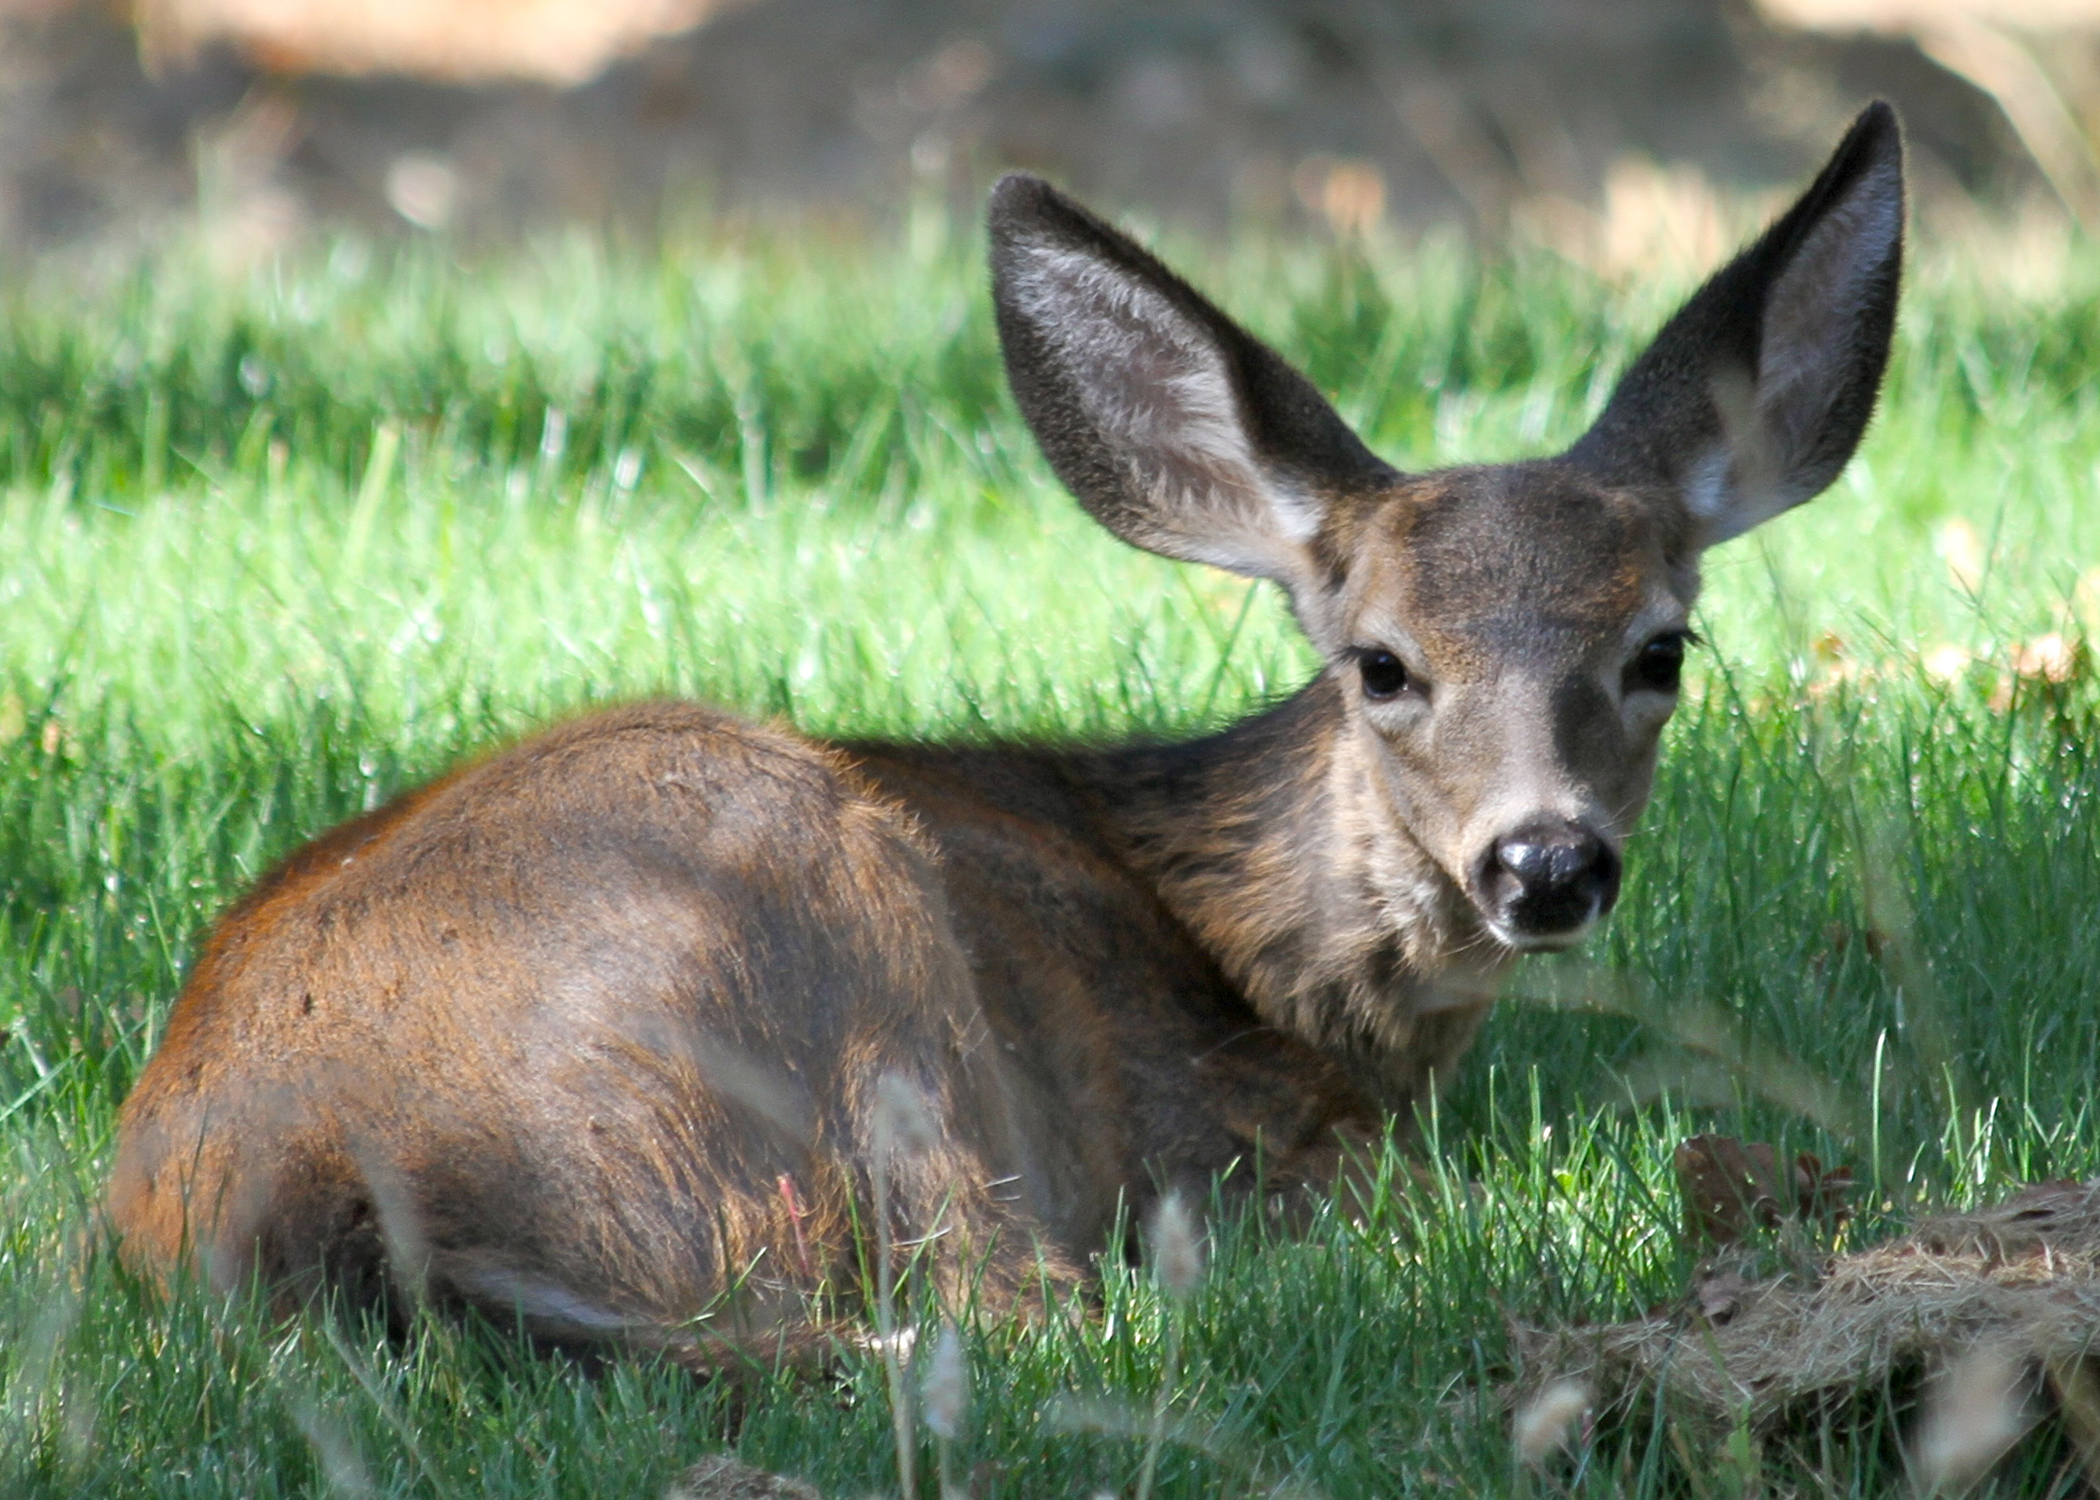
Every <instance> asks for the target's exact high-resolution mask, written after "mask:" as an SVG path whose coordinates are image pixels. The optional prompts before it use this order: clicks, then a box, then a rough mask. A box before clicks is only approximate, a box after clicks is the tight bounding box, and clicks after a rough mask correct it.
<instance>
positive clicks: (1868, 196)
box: [1568, 103, 1903, 546]
mask: <svg viewBox="0 0 2100 1500" xmlns="http://www.w3.org/2000/svg"><path fill="white" fill-rule="evenodd" d="M1902 264H1903V137H1902V134H1901V132H1900V130H1899V129H1898V127H1897V124H1896V112H1895V111H1894V110H1892V109H1891V108H1889V106H1888V105H1886V104H1882V103H1875V104H1871V105H1869V106H1868V107H1867V108H1866V109H1865V110H1864V111H1863V112H1862V113H1861V114H1860V116H1859V118H1858V119H1857V120H1855V121H1854V122H1853V124H1852V128H1851V129H1850V130H1849V131H1847V132H1846V134H1845V139H1844V140H1843V141H1842V142H1840V143H1839V145H1838V148H1837V150H1836V152H1835V153H1833V154H1832V156H1831V158H1830V162H1829V164H1828V165H1827V166H1825V167H1824V168H1823V171H1822V173H1821V175H1819V176H1818V177H1817V178H1816V180H1815V182H1814V184H1813V185H1811V186H1810V188H1809V189H1808V191H1807V192H1806V193H1804V194H1802V196H1801V199H1800V201H1799V202H1797V203H1795V204H1794V206H1793V207H1792V208H1790V209H1789V210H1787V212H1786V213H1785V214H1784V215H1783V216H1781V218H1780V219H1779V220H1778V221H1777V222H1776V223H1774V224H1773V225H1772V227H1771V228H1770V229H1768V230H1766V231H1765V233H1764V234H1763V235H1762V236H1761V237H1760V238H1759V239H1758V240H1757V242H1756V243H1755V244H1753V245H1751V246H1750V248H1749V249H1747V250H1745V251H1744V252H1743V253H1742V254H1741V255H1739V256H1737V257H1736V258H1735V260H1733V261H1732V262H1730V263H1729V264H1728V265H1727V266H1725V267H1723V268H1722V269H1721V270H1720V271H1719V272H1718V273H1717V274H1716V275H1715V276H1714V277H1713V279H1712V280H1710V281H1708V282H1707V283H1706V285H1705V286H1703V287H1701V288H1700V289H1699V291H1698V292H1697V293H1696V294H1694V295H1693V297H1692V299H1691V300H1690V301H1689V302H1687V303H1686V304H1685V305H1684V307H1683V308H1682V309H1681V310H1680V311H1679V312H1678V313H1677V315H1676V316H1675V317H1673V318H1672V319H1670V321H1669V322H1668V323H1667V324H1665V325H1664V327H1663V330H1662V332H1661V333H1660V334H1658V335H1656V338H1655V342H1654V343H1653V344H1651V345H1650V346H1649V348H1648V351H1647V352H1646V353H1645V354H1643V355H1642V356H1641V357H1640V358H1639V359H1638V360H1636V361H1635V362H1634V364H1633V366H1632V368H1631V369H1629V370H1628V371H1627V372H1626V374H1625V376H1624V377H1623V378H1622V379H1621V380H1620V381H1619V384H1618V388H1617V389H1616V390H1614V391H1613V392H1612V397H1611V400H1610V401H1609V402H1608V403H1607V404H1606V405H1605V408H1604V414H1603V415H1602V416H1600V417H1599V418H1598V419H1597V423H1596V425H1595V426H1594V427H1592V428H1591V429H1590V431H1589V432H1588V433H1587V434H1586V435H1585V436H1584V437H1583V439H1582V440H1581V441H1580V442H1578V443H1577V444H1576V445H1575V446H1574V447H1573V448H1572V449H1570V450H1569V452H1568V458H1569V460H1570V461H1572V462H1574V463H1576V464H1578V465H1580V466H1581V467H1583V468H1586V469H1588V470H1590V471H1591V472H1592V473H1594V474H1596V475H1597V476H1598V477H1599V478H1601V479H1604V480H1605V481H1606V482H1608V483H1613V484H1630V485H1640V486H1655V485H1661V486H1664V487H1666V488H1668V489H1670V490H1672V491H1674V492H1675V494H1676V495H1677V496H1678V497H1679V499H1680V500H1681V502H1682V503H1683V505H1684V507H1685V509H1686V511H1687V513H1688V519H1689V520H1690V522H1691V532H1692V536H1693V538H1694V539H1695V540H1696V542H1697V543H1698V544H1699V545H1700V546H1710V545H1712V544H1713V543H1715V542H1722V541H1726V540H1727V539H1728V538H1730V537H1732V536H1736V535H1738V534H1739V533H1741V532H1744V531H1748V530H1749V529H1750V528H1751V527H1752V526H1755V525H1757V524H1758V523H1759V522H1760V521H1766V520H1769V519H1771V518H1772V517H1773V516H1776V515H1778V514H1779V513H1780V512H1781V511H1784V510H1789V509H1791V508H1792V507H1794V506H1796V505H1799V504H1800V503H1801V502H1802V501H1804V500H1808V499H1810V498H1812V497H1814V496H1815V495H1817V494H1819V493H1821V492H1822V491H1823V490H1824V489H1825V488H1826V487H1827V486H1828V485H1829V484H1830V482H1831V481H1832V480H1834V479H1836V478H1837V476H1838V473H1839V472H1840V471H1841V470H1842V469H1843V468H1844V467H1845V464H1846V461H1847V460H1849V459H1850V458H1851V457H1852V451H1853V449H1855V448H1856V447H1858V446H1859V439H1860V434H1861V433H1863V432H1864V431H1865V430H1866V426H1867V419H1868V418H1869V417H1871V416H1872V415H1873V412H1874V399H1875V396H1876V395H1877V394H1878V392H1879V391H1880V388H1881V375H1882V371H1883V370H1884V369H1885V368H1886V367H1887V364H1888V357H1889V337H1890V334H1891V333H1892V331H1893V330H1894V327H1895V322H1896V291H1897V285H1898V282H1899V280H1900V277H1901V271H1902Z"/></svg>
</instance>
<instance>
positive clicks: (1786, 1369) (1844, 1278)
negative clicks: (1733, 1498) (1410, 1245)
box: [1515, 1181, 2100, 1484]
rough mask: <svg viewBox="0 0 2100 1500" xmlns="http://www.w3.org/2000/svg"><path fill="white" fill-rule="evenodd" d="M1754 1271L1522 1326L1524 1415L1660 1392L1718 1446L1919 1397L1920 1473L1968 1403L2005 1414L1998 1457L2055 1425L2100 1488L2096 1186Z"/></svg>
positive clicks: (2073, 1185) (1624, 1402)
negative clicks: (1655, 1301) (1582, 1316)
mask: <svg viewBox="0 0 2100 1500" xmlns="http://www.w3.org/2000/svg"><path fill="white" fill-rule="evenodd" d="M1745 1264H1747V1262H1745V1261H1744V1260H1743V1259H1742V1258H1741V1257H1740V1255H1739V1254H1738V1253H1736V1252H1724V1253H1723V1254H1722V1255H1721V1256H1718V1257H1716V1258H1715V1259H1713V1260H1710V1261H1708V1262H1706V1263H1705V1264H1703V1265H1702V1266H1701V1268H1700V1270H1699V1272H1698V1274H1697V1275H1696V1276H1695V1277H1694V1279H1693V1283H1692V1286H1691V1287H1690V1289H1689V1291H1688V1293H1687V1295H1686V1296H1684V1297H1683V1298H1681V1299H1679V1301H1678V1302H1677V1303H1675V1304H1673V1305H1670V1306H1668V1307H1665V1308H1662V1309H1658V1310H1657V1311H1656V1312H1654V1313H1652V1314H1651V1315H1649V1316H1648V1317H1645V1318H1640V1319H1636V1320H1634V1321H1631V1322H1625V1323H1612V1324H1605V1325H1597V1326H1590V1327H1574V1328H1558V1329H1539V1328H1519V1329H1518V1330H1517V1356H1518V1362H1519V1380H1518V1384H1517V1395H1516V1403H1515V1405H1516V1409H1517V1410H1518V1411H1520V1412H1528V1411H1531V1410H1533V1409H1534V1408H1535V1407H1536V1406H1537V1405H1538V1403H1539V1401H1540V1400H1541V1398H1542V1396H1543V1393H1545V1392H1546V1391H1548V1390H1553V1389H1567V1388H1570V1387H1571V1385H1572V1386H1573V1387H1579V1388H1581V1389H1584V1390H1586V1391H1587V1392H1588V1395H1589V1400H1590V1403H1591V1412H1590V1420H1591V1421H1592V1422H1594V1423H1595V1424H1596V1425H1597V1426H1599V1427H1604V1426H1608V1425H1609V1424H1610V1423H1611V1422H1612V1421H1614V1420H1615V1419H1617V1418H1623V1417H1625V1416H1626V1415H1628V1414H1629V1413H1630V1412H1631V1411H1632V1410H1633V1408H1634V1407H1635V1406H1636V1405H1637V1404H1639V1403H1641V1402H1642V1401H1643V1400H1644V1398H1649V1397H1653V1398H1654V1399H1656V1400H1659V1401H1661V1402H1662V1403H1663V1405H1664V1407H1665V1411H1666V1414H1667V1416H1668V1417H1669V1419H1670V1420H1671V1421H1673V1422H1675V1423H1677V1424H1679V1425H1680V1426H1681V1427H1682V1429H1683V1430H1684V1431H1685V1432H1686V1434H1687V1435H1688V1436H1689V1437H1690V1438H1692V1439H1693V1440H1694V1441H1709V1442H1714V1443H1721V1442H1725V1441H1726V1439H1727V1438H1728V1436H1729V1435H1730V1434H1733V1433H1740V1432H1744V1431H1747V1432H1748V1433H1749V1434H1750V1435H1752V1436H1754V1437H1757V1438H1761V1439H1784V1438H1785V1437H1787V1436H1788V1435H1790V1434H1791V1433H1794V1432H1796V1431H1799V1430H1801V1429H1802V1428H1804V1427H1806V1426H1807V1425H1808V1424H1809V1423H1811V1422H1812V1421H1814V1420H1816V1419H1817V1418H1818V1417H1819V1416H1821V1415H1824V1414H1828V1413H1832V1412H1836V1411H1842V1410H1872V1409H1873V1404H1874V1403H1877V1402H1895V1403H1898V1404H1899V1405H1902V1406H1908V1405H1909V1404H1910V1403H1911V1402H1912V1400H1913V1399H1914V1398H1917V1397H1920V1396H1926V1397H1928V1399H1927V1400H1926V1407H1927V1420H1926V1421H1925V1422H1924V1423H1923V1424H1922V1425H1923V1429H1924V1430H1921V1431H1920V1432H1919V1434H1918V1435H1917V1437H1916V1440H1915V1442H1914V1444H1913V1449H1912V1462H1913V1465H1914V1466H1917V1465H1925V1466H1926V1467H1930V1468H1933V1469H1934V1472H1935V1473H1938V1472H1942V1471H1945V1472H1950V1473H1951V1472H1955V1471H1958V1470H1959V1469H1960V1468H1961V1467H1962V1465H1963V1462H1964V1461H1965V1460H1966V1459H1967V1458H1969V1457H1971V1456H1972V1455H1968V1454H1966V1453H1950V1454H1941V1453H1940V1452H1939V1449H1940V1448H1941V1447H1946V1446H1948V1444H1949V1443H1954V1445H1955V1446H1960V1445H1959V1443H1958V1442H1956V1439H1959V1438H1960V1436H1961V1434H1962V1432H1963V1431H1965V1430H1966V1429H1965V1428H1964V1427H1963V1425H1962V1422H1963V1420H1964V1413H1967V1412H1969V1411H1971V1410H1979V1409H1983V1408H1986V1407H1992V1408H1993V1409H1995V1410H2002V1411H2003V1412H2005V1413H2008V1414H2010V1415H2009V1416H2008V1417H2007V1419H2006V1420H2005V1421H1999V1422H1996V1423H1995V1425H1994V1426H1993V1428H1992V1431H1993V1434H1994V1435H1993V1442H1994V1443H1995V1444H1996V1447H1995V1449H1994V1450H1993V1451H1991V1452H1990V1453H1989V1454H1987V1455H1986V1457H1987V1458H1988V1459H1995V1457H1996V1456H1997V1454H1998V1453H2000V1452H2002V1451H2003V1450H2004V1447H2005V1446H2006V1445H2007V1444H2009V1443H2010V1442H2011V1441H2012V1440H2013V1439H2014V1438H2016V1437H2017V1436H2019V1434H2020V1433H2021V1432H2023V1431H2025V1430H2026V1429H2027V1428H2028V1427H2030V1426H2031V1425H2033V1424H2034V1423H2035V1422H2038V1421H2048V1420H2056V1421H2060V1422H2061V1423H2062V1424H2063V1427H2064V1430H2065V1433H2066V1435H2067V1436H2068V1437H2069V1439H2070V1441H2071V1445H2072V1447H2073V1448H2074V1450H2076V1451H2077V1452H2078V1454H2079V1455H2080V1456H2081V1458H2082V1459H2083V1460H2084V1462H2085V1464H2086V1470H2087V1474H2088V1476H2089V1477H2091V1478H2092V1479H2093V1480H2094V1481H2095V1482H2096V1484H2100V1369H2096V1368H2095V1365H2094V1363H2093V1357H2094V1355H2095V1354H2096V1353H2100V1348H2096V1346H2100V1181H2095V1182H2087V1183H2077V1182H2051V1183H2043V1184H2039V1185H2037V1186H2033V1187H2028V1188H2025V1189H2023V1190H2022V1191H2020V1192H2019V1193H2017V1194H2015V1195H2014V1196H2013V1197H2011V1198H2009V1199H2007V1200H2006V1201H2005V1202H2003V1203H2000V1204H1997V1205H1995V1206H1993V1207H1990V1208H1986V1209H1982V1210H1979V1211H1978V1212H1975V1213H1970V1214H1949V1215H1945V1216H1942V1217H1938V1218H1933V1219H1930V1220H1927V1221H1925V1222H1923V1223H1921V1224H1919V1225H1918V1226H1917V1227H1916V1228H1915V1229H1914V1230H1913V1231H1912V1232H1911V1233H1909V1234H1907V1235H1904V1236H1903V1237H1901V1238H1899V1239H1894V1240H1889V1241H1886V1242H1884V1243H1881V1244H1877V1245H1871V1246H1868V1247H1866V1248H1865V1249H1861V1250H1858V1251H1854V1252H1852V1253H1849V1254H1844V1255H1837V1256H1833V1257H1830V1258H1828V1259H1825V1260H1823V1261H1821V1262H1820V1263H1817V1262H1815V1261H1813V1260H1810V1259H1807V1258H1803V1260H1802V1263H1801V1264H1800V1265H1799V1266H1798V1267H1797V1268H1796V1269H1794V1270H1792V1271H1789V1272H1786V1273H1784V1274H1781V1275H1778V1276H1773V1277H1767V1278H1763V1279H1756V1280H1753V1279H1751V1278H1749V1277H1748V1276H1746V1275H1745V1274H1744V1273H1743V1269H1742V1267H1743V1266H1744V1265H1745ZM1985 1365H1988V1366H1989V1367H1991V1368H1994V1369H1998V1370H2001V1371H2003V1372H2004V1373H2003V1374H2002V1376H2001V1377H2000V1378H1998V1379H1997V1381H1996V1382H1995V1388H1994V1389H1993V1390H1991V1391H1988V1392H1980V1391H1977V1390H1975V1389H1973V1387H1974V1386H1975V1384H1976V1382H1975V1380H1974V1379H1973V1378H1970V1377H1972V1376H1973V1375H1974V1372H1975V1371H1976V1370H1977V1369H1979V1368H1983V1367H1984V1366H1985ZM1950 1392H1951V1393H1952V1395H1951V1396H1950V1395H1949V1393H1950ZM1950 1402H1951V1403H1952V1404H1951V1405H1950ZM1941 1407H1947V1408H1948V1411H1947V1412H1946V1413H1944V1414H1943V1415H1945V1416H1946V1418H1947V1420H1946V1421H1937V1422H1936V1421H1935V1420H1934V1419H1933V1418H1934V1414H1935V1413H1936V1412H1938V1411H1939V1409H1940V1408H1941ZM2008 1427H2009V1431H2008ZM1942 1429H1944V1430H1942ZM1979 1430H1980V1429H1979Z"/></svg>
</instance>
